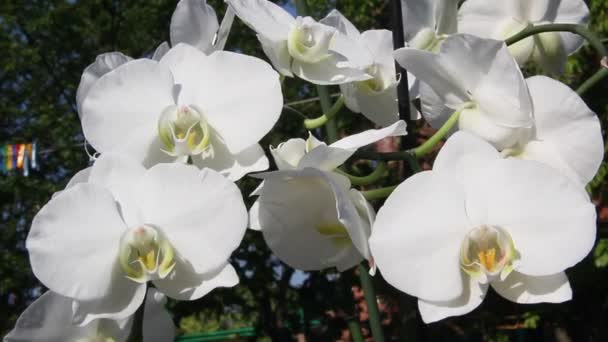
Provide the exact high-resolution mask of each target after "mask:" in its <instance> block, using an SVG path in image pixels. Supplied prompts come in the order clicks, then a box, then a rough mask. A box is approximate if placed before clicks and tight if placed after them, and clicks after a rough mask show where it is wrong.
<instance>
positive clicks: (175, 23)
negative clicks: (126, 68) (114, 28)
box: [76, 0, 234, 115]
mask: <svg viewBox="0 0 608 342" xmlns="http://www.w3.org/2000/svg"><path fill="white" fill-rule="evenodd" d="M231 17H232V18H234V13H232V14H231V13H226V16H225V17H224V20H223V21H222V27H221V28H220V26H219V24H218V21H217V15H216V14H215V10H214V9H213V7H211V6H209V5H208V4H207V1H206V0H180V2H178V3H177V6H176V7H175V11H174V12H173V15H172V16H171V26H170V37H171V45H177V44H179V43H187V44H189V45H192V46H194V47H196V48H198V49H199V50H201V51H202V52H204V53H205V54H207V55H208V54H210V53H212V52H214V51H218V50H223V49H224V43H225V41H226V38H227V36H228V33H229V32H230V26H231V25H232V19H231ZM214 37H215V38H214ZM170 48H171V47H170V45H169V43H167V42H164V43H162V44H160V45H159V46H158V47H157V48H156V50H155V51H154V54H153V55H152V56H151V58H152V59H153V60H155V61H159V60H160V59H161V58H162V57H163V56H164V55H165V54H166V53H167V52H168V51H169V49H170ZM132 59H133V58H131V57H129V56H126V55H124V54H122V53H120V52H108V53H104V54H101V55H99V56H97V58H95V62H93V63H92V64H90V65H89V66H87V67H86V69H85V70H84V72H83V73H82V77H81V79H80V84H79V85H78V90H77V92H76V104H77V106H78V115H80V113H81V105H82V101H83V100H84V98H85V96H86V94H87V93H88V91H89V89H90V88H91V86H92V85H93V84H94V83H95V82H96V81H97V80H98V79H99V78H100V77H101V76H103V75H105V74H107V73H108V72H110V71H112V70H114V69H116V68H118V67H119V66H120V65H122V64H124V63H126V62H129V61H131V60H132Z"/></svg>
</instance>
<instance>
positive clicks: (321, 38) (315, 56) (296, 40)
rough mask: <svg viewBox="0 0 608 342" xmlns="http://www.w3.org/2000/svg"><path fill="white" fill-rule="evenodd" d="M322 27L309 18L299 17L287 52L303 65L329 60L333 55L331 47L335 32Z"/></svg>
mask: <svg viewBox="0 0 608 342" xmlns="http://www.w3.org/2000/svg"><path fill="white" fill-rule="evenodd" d="M322 26H323V25H322V24H319V23H317V22H315V21H313V20H312V19H311V18H309V17H306V18H302V17H298V18H297V19H296V23H295V24H294V25H293V26H292V27H291V29H290V30H289V34H288V38H287V50H288V51H289V54H290V55H291V57H293V58H294V59H296V60H298V61H300V62H303V63H318V62H321V61H322V60H325V59H327V58H328V57H329V56H330V55H331V54H330V52H329V47H330V45H331V44H332V40H333V35H334V33H335V32H333V31H330V30H325V29H324V27H322ZM315 28H316V29H315Z"/></svg>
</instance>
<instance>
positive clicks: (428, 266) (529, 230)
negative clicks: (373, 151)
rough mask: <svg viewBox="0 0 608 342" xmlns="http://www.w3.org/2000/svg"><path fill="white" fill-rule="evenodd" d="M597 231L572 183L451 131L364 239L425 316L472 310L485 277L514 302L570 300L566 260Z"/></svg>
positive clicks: (582, 250) (583, 249)
mask: <svg viewBox="0 0 608 342" xmlns="http://www.w3.org/2000/svg"><path fill="white" fill-rule="evenodd" d="M595 235H596V214H595V207H594V205H593V204H592V203H591V202H590V201H589V198H588V196H587V194H586V193H585V192H584V191H583V190H582V189H581V188H580V185H579V184H578V183H576V182H572V181H571V180H570V179H569V178H567V177H565V176H563V175H562V174H560V173H559V172H556V171H555V170H553V169H552V168H550V167H547V166H545V165H543V164H541V163H538V162H532V161H526V160H521V159H515V158H507V159H504V158H502V157H501V156H500V154H499V153H498V152H497V151H496V150H495V149H494V148H493V147H492V146H491V145H490V144H488V143H486V142H484V141H483V140H482V139H480V138H478V137H475V136H474V135H471V134H469V133H465V132H457V133H455V134H454V135H453V136H452V137H451V138H450V139H449V140H448V141H447V143H446V145H445V146H444V147H443V149H442V150H441V151H440V153H439V155H438V156H437V159H436V161H435V164H434V168H433V170H432V171H425V172H421V173H418V174H416V175H414V176H413V177H411V178H409V179H408V180H406V181H405V182H403V183H402V184H401V185H399V186H398V187H397V189H396V190H395V192H394V193H393V194H391V196H390V197H389V198H388V199H387V201H386V203H385V204H384V206H383V207H382V208H381V209H380V211H379V212H378V216H377V218H376V222H375V224H374V226H373V229H372V236H371V238H370V247H371V251H372V256H373V258H374V260H375V262H376V264H377V266H378V268H379V269H380V271H381V272H382V275H383V276H384V278H385V279H386V280H387V281H388V282H389V283H390V284H392V285H393V286H395V287H396V288H398V289H399V290H401V291H403V292H406V293H408V294H411V295H413V296H416V297H418V299H419V301H418V304H419V309H420V312H421V314H422V318H423V320H424V321H425V322H427V323H428V322H434V321H437V320H440V319H443V318H445V317H448V316H455V315H462V314H465V313H468V312H470V311H472V310H473V309H474V308H475V307H477V306H478V305H479V304H480V303H481V302H482V300H483V298H484V296H485V294H486V292H487V290H488V287H489V286H490V285H491V286H492V287H493V288H494V290H495V291H496V292H498V294H500V295H501V296H503V297H504V298H506V299H509V300H511V301H514V302H517V303H538V302H563V301H566V300H569V299H570V298H571V296H572V291H571V288H570V285H569V283H568V279H567V277H566V275H565V273H564V270H565V269H567V268H569V267H571V266H574V265H575V264H576V263H578V262H579V261H581V260H582V259H583V258H584V257H585V256H586V255H587V253H588V252H589V251H590V250H591V248H592V247H593V244H594V241H595Z"/></svg>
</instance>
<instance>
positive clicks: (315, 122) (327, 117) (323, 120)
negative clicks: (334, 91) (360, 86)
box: [304, 90, 344, 143]
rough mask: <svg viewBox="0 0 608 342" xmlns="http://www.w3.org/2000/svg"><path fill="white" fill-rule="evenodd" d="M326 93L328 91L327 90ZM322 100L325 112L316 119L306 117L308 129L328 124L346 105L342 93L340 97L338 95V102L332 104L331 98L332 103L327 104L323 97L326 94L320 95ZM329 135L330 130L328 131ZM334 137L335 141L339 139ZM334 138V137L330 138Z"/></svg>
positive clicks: (305, 125) (305, 123) (305, 122)
mask: <svg viewBox="0 0 608 342" xmlns="http://www.w3.org/2000/svg"><path fill="white" fill-rule="evenodd" d="M325 93H327V90H325ZM326 95H327V96H329V94H326ZM319 98H320V100H321V108H322V109H323V111H324V113H323V115H321V116H319V117H318V118H314V119H306V120H304V127H306V129H309V130H310V129H315V128H319V127H321V126H323V125H327V124H328V123H329V122H331V121H333V120H332V119H333V118H334V117H335V116H336V114H338V112H340V109H342V106H344V96H342V95H340V97H338V99H337V100H336V102H335V103H334V104H333V105H331V100H330V102H329V103H330V105H329V106H328V105H327V103H326V102H327V101H324V100H323V98H324V96H319ZM328 135H329V132H328ZM335 138H337V133H336V137H335ZM335 138H334V139H333V141H336V140H337V139H335ZM329 140H332V139H329ZM333 141H329V143H332V142H333Z"/></svg>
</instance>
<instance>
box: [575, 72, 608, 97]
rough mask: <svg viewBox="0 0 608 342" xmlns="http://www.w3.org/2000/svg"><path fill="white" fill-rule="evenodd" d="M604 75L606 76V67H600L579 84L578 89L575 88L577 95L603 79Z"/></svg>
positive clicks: (607, 74)
mask: <svg viewBox="0 0 608 342" xmlns="http://www.w3.org/2000/svg"><path fill="white" fill-rule="evenodd" d="M606 76H608V69H607V68H604V67H602V68H601V69H600V70H599V71H598V72H596V73H595V74H593V76H591V77H589V78H588V79H587V80H586V81H585V82H584V83H583V84H581V86H580V87H578V89H576V93H577V94H579V95H583V94H584V93H586V92H587V91H588V90H589V89H591V88H593V86H594V85H595V84H596V83H598V82H600V81H601V80H603V79H604V78H605V77H606Z"/></svg>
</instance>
